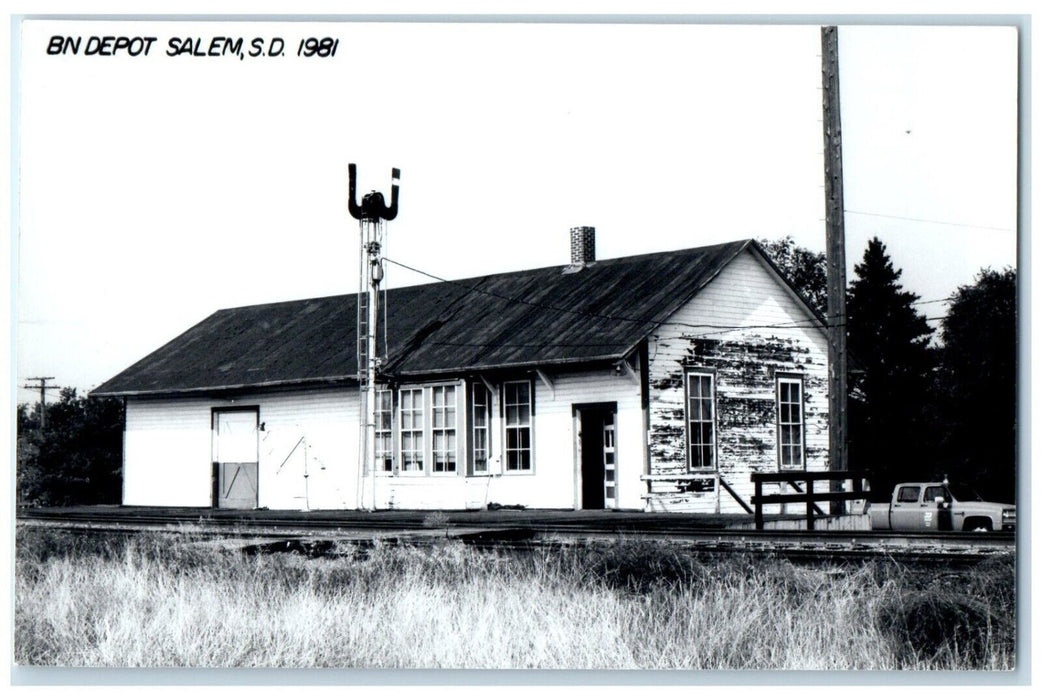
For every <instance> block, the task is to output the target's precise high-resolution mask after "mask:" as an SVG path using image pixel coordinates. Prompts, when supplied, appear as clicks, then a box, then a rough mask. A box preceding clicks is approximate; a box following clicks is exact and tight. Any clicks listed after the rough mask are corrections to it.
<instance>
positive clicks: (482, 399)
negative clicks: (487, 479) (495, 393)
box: [470, 382, 492, 474]
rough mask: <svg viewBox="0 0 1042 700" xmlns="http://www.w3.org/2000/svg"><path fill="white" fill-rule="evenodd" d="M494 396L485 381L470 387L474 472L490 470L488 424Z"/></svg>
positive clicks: (471, 450)
mask: <svg viewBox="0 0 1042 700" xmlns="http://www.w3.org/2000/svg"><path fill="white" fill-rule="evenodd" d="M491 405H492V396H491V395H490V394H489V391H488V388H487V387H486V386H485V385H484V384H483V383H480V382H479V383H476V384H472V385H471V388H470V416H471V417H470V422H471V428H470V430H471V437H470V469H471V472H472V473H474V474H485V473H486V472H488V451H489V441H488V437H489V435H488V425H489V415H490V410H489V409H490V408H491Z"/></svg>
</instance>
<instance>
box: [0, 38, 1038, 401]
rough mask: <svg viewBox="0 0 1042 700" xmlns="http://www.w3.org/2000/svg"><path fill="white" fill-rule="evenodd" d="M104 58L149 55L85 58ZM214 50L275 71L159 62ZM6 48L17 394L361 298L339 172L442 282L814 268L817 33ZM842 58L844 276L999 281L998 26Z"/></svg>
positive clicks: (1005, 61) (1007, 152) (1001, 143)
mask: <svg viewBox="0 0 1042 700" xmlns="http://www.w3.org/2000/svg"><path fill="white" fill-rule="evenodd" d="M106 35H111V36H127V37H135V36H142V37H144V36H154V37H156V40H155V42H154V43H153V45H152V47H151V49H150V51H149V55H147V56H145V55H138V56H136V57H132V56H128V55H126V52H125V51H124V52H123V54H121V55H116V56H100V55H90V56H88V55H84V53H85V49H86V46H87V44H88V42H89V37H91V36H106ZM54 36H67V37H82V44H81V49H80V53H79V54H77V55H72V54H69V53H67V54H65V55H48V53H47V47H48V45H49V42H50V41H51V38H52V37H54ZM217 36H221V37H243V38H244V51H247V50H248V49H249V46H250V41H251V39H253V38H254V37H257V38H259V39H261V40H262V42H263V44H264V45H265V46H267V45H268V44H269V42H270V41H271V40H272V39H273V38H275V37H278V38H280V39H282V40H283V41H284V42H285V55H282V56H276V57H264V56H261V57H250V56H245V55H244V56H243V58H241V59H240V58H239V56H238V55H226V56H213V57H211V56H203V57H200V56H192V55H178V56H169V55H167V54H168V51H169V50H170V41H171V39H173V40H175V41H176V43H177V44H183V43H184V42H185V41H186V40H191V39H195V38H202V39H203V40H204V47H206V46H208V45H209V43H210V39H211V38H213V37H217ZM305 37H318V38H321V37H329V38H330V39H331V40H336V41H337V45H336V46H337V48H336V52H335V55H333V56H327V57H320V56H315V57H304V56H298V55H297V50H298V47H299V46H300V41H301V40H302V39H304V38H305ZM18 41H19V42H20V59H19V60H18V61H17V62H16V65H15V70H16V71H17V72H16V74H15V81H16V83H15V87H16V93H15V99H14V105H13V110H12V119H13V120H14V129H15V134H16V142H15V144H14V149H15V150H14V153H13V155H14V157H15V166H16V171H15V183H14V188H15V192H14V196H15V217H16V218H15V221H16V227H17V228H16V231H15V232H14V233H15V236H14V242H13V255H14V260H15V263H14V264H15V265H16V267H15V270H16V279H15V294H16V298H15V319H14V321H15V328H14V332H15V349H16V367H15V373H16V379H17V384H18V385H21V384H23V383H25V381H26V380H27V378H29V377H35V376H53V377H55V380H54V381H55V383H56V384H58V385H60V386H75V387H77V388H79V389H80V390H81V391H89V390H90V389H91V388H93V387H95V386H97V385H98V384H100V383H101V382H103V381H105V380H107V379H109V378H110V377H112V376H114V375H115V374H116V373H118V372H119V371H121V370H122V369H124V368H126V367H128V366H129V365H131V364H132V363H134V362H136V361H137V360H138V359H140V358H142V357H144V356H145V355H146V354H148V353H149V352H151V351H152V350H154V349H156V348H158V347H159V346H160V345H162V344H163V343H165V342H167V341H168V340H170V339H172V338H174V337H176V336H177V335H178V334H180V333H181V332H183V331H184V330H186V329H187V328H188V327H190V326H191V325H193V324H195V323H197V322H199V321H201V320H202V319H203V318H205V317H206V316H207V315H209V314H210V313H212V312H213V311H215V310H217V309H220V308H227V307H233V306H241V305H248V304H258V303H267V302H273V301H282V300H288V299H299V298H307V297H315V296H326V295H332V294H343V293H350V292H355V291H357V289H358V256H359V250H358V224H357V222H356V221H354V220H353V219H351V217H350V215H349V214H348V211H347V165H348V163H351V162H354V163H357V164H358V172H359V179H360V192H367V191H369V190H370V189H378V190H382V191H384V192H389V189H390V172H391V168H392V167H397V168H400V169H401V198H400V211H399V215H398V218H397V219H395V220H394V221H393V222H390V223H389V224H388V227H387V248H386V255H387V256H388V257H389V258H391V259H393V260H398V261H401V262H403V263H406V264H408V265H410V266H412V267H415V268H418V269H421V270H424V271H426V272H428V273H431V274H433V275H437V276H438V277H443V278H463V277H469V276H474V275H479V274H486V273H493V272H501V271H507V270H516V269H522V268H528V267H540V266H546V265H558V264H561V265H563V264H565V263H567V262H568V254H569V253H568V242H569V241H568V235H569V228H570V227H573V226H580V225H589V226H595V227H596V230H597V256H598V257H599V258H612V257H619V256H623V255H633V254H640V253H647V252H654V251H662V250H674V249H680V248H689V247H695V246H699V245H706V244H712V243H719V242H724V241H730V240H736V239H741V238H767V239H776V238H781V237H783V236H792V237H793V238H794V240H795V241H796V242H797V243H798V244H799V245H801V246H804V247H807V248H811V249H814V250H818V251H823V250H824V245H825V229H824V211H825V209H824V195H823V168H824V166H823V156H822V143H823V137H822V127H821V118H822V113H821V59H820V48H821V45H820V32H819V28H818V27H817V26H771V25H742V26H721V25H694V24H684V25H627V24H445V23H443V24H434V23H429V24H424V23H390V24H382V23H359V22H338V23H305V22H282V23H270V22H226V21H222V22H216V21H213V22H199V21H196V22H170V21H163V22H159V21H152V22H112V21H82V20H81V21H52V20H46V21H44V20H26V21H24V22H23V23H22V26H21V32H20V35H19V38H18ZM839 52H840V81H841V87H840V91H841V106H842V122H843V156H844V163H843V167H844V180H845V206H846V210H847V213H846V239H847V267H848V279H852V277H853V267H854V264H855V263H856V262H857V261H858V260H859V259H860V257H861V254H862V252H863V251H864V248H865V245H866V242H867V240H868V239H869V238H871V237H872V236H879V237H880V238H881V239H882V240H883V241H884V243H886V245H887V248H888V250H889V252H890V254H891V257H892V258H893V260H894V263H895V265H896V266H897V267H899V268H901V269H902V270H903V277H902V280H903V282H904V284H905V286H906V288H908V289H910V290H911V291H913V292H915V293H916V294H918V295H919V296H920V297H921V299H922V300H923V301H926V302H931V303H925V304H923V305H922V306H921V307H920V308H921V309H922V310H923V311H924V313H926V314H927V315H928V316H931V317H935V316H941V315H943V313H944V304H943V303H940V302H933V300H936V299H941V298H943V297H947V296H948V295H950V294H951V293H952V292H953V291H954V290H955V289H956V288H957V287H958V286H960V285H965V284H971V283H972V282H973V279H974V276H975V275H976V273H977V272H978V271H979V270H980V269H981V268H982V267H986V266H990V267H992V268H1002V267H1005V266H1015V265H1016V255H1017V248H1016V201H1017V200H1016V196H1017V191H1016V172H1017V170H1016V167H1017V160H1016V158H1017V122H1016V118H1017V35H1016V30H1015V29H1013V28H1009V27H907V26H904V27H893V26H891V27H885V26H874V27H873V26H842V25H841V27H840V30H839ZM387 280H388V282H389V283H390V285H391V286H402V285H406V284H416V283H422V282H427V281H429V278H426V277H423V276H421V275H417V274H415V273H410V272H406V271H405V270H403V269H401V268H399V267H396V266H394V265H389V266H388V267H387ZM37 397H38V394H36V393H33V392H28V391H25V390H19V392H18V394H17V400H18V401H33V400H36V398H37Z"/></svg>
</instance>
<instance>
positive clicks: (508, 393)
mask: <svg viewBox="0 0 1042 700" xmlns="http://www.w3.org/2000/svg"><path fill="white" fill-rule="evenodd" d="M503 414H504V427H505V429H506V469H507V471H514V472H517V471H529V470H531V469H532V384H531V382H527V381H521V382H505V383H504V384H503Z"/></svg>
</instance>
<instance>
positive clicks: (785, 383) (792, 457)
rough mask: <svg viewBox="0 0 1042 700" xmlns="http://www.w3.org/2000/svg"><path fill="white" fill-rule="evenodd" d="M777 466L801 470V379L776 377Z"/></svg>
mask: <svg viewBox="0 0 1042 700" xmlns="http://www.w3.org/2000/svg"><path fill="white" fill-rule="evenodd" d="M778 466H779V467H780V468H781V469H802V468H803V379H801V378H800V377H778Z"/></svg>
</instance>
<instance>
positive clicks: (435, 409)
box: [431, 386, 456, 474]
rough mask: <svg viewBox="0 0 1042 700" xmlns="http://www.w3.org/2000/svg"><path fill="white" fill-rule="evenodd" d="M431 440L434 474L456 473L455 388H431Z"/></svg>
mask: <svg viewBox="0 0 1042 700" xmlns="http://www.w3.org/2000/svg"><path fill="white" fill-rule="evenodd" d="M431 439H432V456H433V460H434V464H433V469H434V471H435V472H436V473H441V474H444V473H450V472H455V471H456V387H454V386H436V387H432V388H431Z"/></svg>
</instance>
